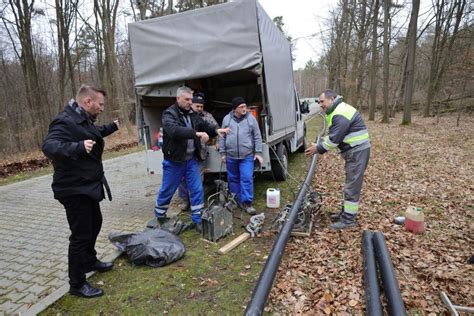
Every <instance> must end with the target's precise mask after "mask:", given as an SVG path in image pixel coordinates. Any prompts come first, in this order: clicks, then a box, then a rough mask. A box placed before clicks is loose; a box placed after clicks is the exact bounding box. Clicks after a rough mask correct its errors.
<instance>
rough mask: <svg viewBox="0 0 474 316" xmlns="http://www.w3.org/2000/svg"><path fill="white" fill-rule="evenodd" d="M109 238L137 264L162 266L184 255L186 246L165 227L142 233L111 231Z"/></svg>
mask: <svg viewBox="0 0 474 316" xmlns="http://www.w3.org/2000/svg"><path fill="white" fill-rule="evenodd" d="M109 240H110V241H111V242H112V243H113V244H114V245H115V246H116V247H117V248H118V249H119V250H120V251H124V252H126V253H127V255H128V258H129V259H130V260H131V261H132V262H133V263H135V264H146V265H148V266H151V267H155V268H156V267H162V266H164V265H167V264H170V263H172V262H175V261H177V260H179V259H181V257H183V255H184V252H185V248H184V244H183V242H182V241H181V239H180V238H179V237H178V236H176V235H174V234H172V233H170V232H169V231H167V230H164V229H150V230H146V231H144V232H141V233H132V234H124V233H111V234H110V235H109Z"/></svg>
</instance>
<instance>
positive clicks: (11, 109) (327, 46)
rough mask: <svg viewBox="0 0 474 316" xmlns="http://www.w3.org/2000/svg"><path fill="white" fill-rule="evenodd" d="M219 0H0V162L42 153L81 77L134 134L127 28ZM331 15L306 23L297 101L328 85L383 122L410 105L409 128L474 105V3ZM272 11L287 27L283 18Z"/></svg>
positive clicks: (376, 5) (343, 5) (352, 8)
mask: <svg viewBox="0 0 474 316" xmlns="http://www.w3.org/2000/svg"><path fill="white" fill-rule="evenodd" d="M222 2H225V1H219V0H207V1H206V0H174V1H173V0H166V1H165V0H130V1H119V0H93V1H86V0H43V1H38V0H37V1H35V0H2V3H1V5H0V19H1V24H2V27H1V29H0V73H1V74H2V76H0V160H2V161H4V162H5V161H9V160H10V161H11V157H13V156H17V155H18V154H21V153H29V152H38V149H39V148H40V146H41V143H42V140H43V138H44V136H45V134H46V133H47V127H48V124H49V122H50V121H51V119H52V118H53V117H54V116H55V115H56V114H57V113H58V112H60V111H61V110H62V109H63V107H64V105H65V103H66V102H67V100H69V99H71V98H72V97H73V96H74V95H75V93H76V90H77V88H78V87H79V86H80V84H81V83H91V84H94V85H97V86H100V87H103V88H104V89H105V90H107V92H108V95H107V100H106V104H107V106H106V110H105V113H104V115H103V116H102V117H101V119H100V120H101V121H102V122H106V121H109V120H111V119H114V118H117V117H118V118H120V119H121V121H122V123H123V126H125V127H126V132H127V133H128V134H129V135H130V137H136V136H134V135H136V131H135V128H134V127H133V124H134V122H135V117H136V109H135V103H136V99H135V94H134V87H133V83H134V78H133V69H132V61H131V54H130V46H129V42H128V34H127V24H128V23H130V22H134V21H139V20H145V19H149V18H154V17H158V16H163V15H168V14H175V13H179V12H183V11H186V10H193V9H197V8H201V7H206V6H210V5H215V4H219V3H222ZM288 5H289V6H290V5H293V4H292V3H290V2H288ZM295 5H296V4H295ZM325 16H326V17H325V19H324V22H323V24H324V27H323V28H322V29H321V30H314V32H313V30H308V34H311V36H310V40H314V45H313V47H315V49H317V50H318V56H320V57H319V59H317V60H312V59H310V60H308V61H307V62H306V65H305V67H304V68H303V69H297V70H295V71H294V80H295V84H296V87H297V90H298V92H299V95H300V97H301V98H315V97H317V94H318V93H319V92H320V91H322V90H323V89H325V88H332V89H334V90H336V91H338V92H339V93H340V94H342V95H344V98H345V100H346V101H347V102H348V103H350V104H352V105H354V106H355V107H357V108H358V109H360V110H361V111H363V112H364V113H366V115H367V119H368V120H371V121H373V120H380V121H381V122H383V123H389V122H390V121H393V119H391V118H393V117H394V116H395V114H396V112H399V111H402V112H403V115H402V116H401V118H402V119H401V122H399V123H402V124H410V123H411V122H412V111H421V113H422V114H423V115H424V116H433V115H439V114H440V113H444V112H455V113H456V114H457V118H458V119H457V124H459V121H460V120H462V117H463V115H465V114H469V113H471V112H472V110H473V108H474V104H473V96H472V94H473V91H474V89H473V88H474V87H473V82H474V81H473V73H474V71H473V70H474V67H473V61H474V51H473V47H472V45H473V43H474V40H473V21H472V4H470V3H468V1H467V0H453V1H449V0H432V1H431V4H430V5H428V6H426V5H423V11H420V0H414V1H412V2H411V3H409V2H407V1H383V0H339V1H334V5H333V7H332V8H331V9H330V10H329V11H328V12H327V14H326V15H325ZM405 17H406V18H405ZM272 18H273V20H274V22H275V23H276V25H277V26H278V27H279V28H280V30H281V31H282V32H284V33H285V29H286V27H285V23H284V16H277V17H272ZM285 35H287V34H285ZM287 37H288V39H289V40H290V42H292V43H294V42H295V40H297V39H292V38H291V36H288V35H287ZM132 135H133V136H132Z"/></svg>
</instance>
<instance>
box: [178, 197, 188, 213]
mask: <svg viewBox="0 0 474 316" xmlns="http://www.w3.org/2000/svg"><path fill="white" fill-rule="evenodd" d="M189 206H190V205H189V198H182V197H180V198H179V204H178V207H179V209H180V210H181V211H183V212H187V211H189Z"/></svg>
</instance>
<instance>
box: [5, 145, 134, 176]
mask: <svg viewBox="0 0 474 316" xmlns="http://www.w3.org/2000/svg"><path fill="white" fill-rule="evenodd" d="M136 146H137V142H128V143H122V144H115V145H114V146H113V147H107V151H120V150H123V149H127V148H132V147H136ZM50 164H51V161H50V160H49V159H48V158H46V157H45V156H44V155H43V154H42V153H40V152H37V153H36V155H34V156H33V157H30V158H28V159H25V160H21V161H9V160H4V161H2V162H0V178H6V177H9V176H14V175H16V174H18V173H20V172H29V171H34V170H37V169H40V168H44V167H47V166H49V165H50Z"/></svg>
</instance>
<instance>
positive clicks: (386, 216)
mask: <svg viewBox="0 0 474 316" xmlns="http://www.w3.org/2000/svg"><path fill="white" fill-rule="evenodd" d="M399 119H400V118H396V120H399ZM414 121H415V122H416V123H415V124H412V125H411V126H401V125H399V124H398V123H397V122H399V121H394V122H392V123H391V124H389V125H385V124H381V123H372V122H369V124H368V128H369V132H370V137H371V142H372V154H371V160H370V163H369V167H368V170H367V172H366V177H365V181H364V188H363V193H362V200H361V210H360V214H359V218H358V221H359V226H358V228H356V229H350V230H347V231H340V232H339V231H334V230H331V229H330V228H329V227H328V225H329V219H328V217H329V216H328V214H329V213H330V212H336V211H337V210H338V209H339V208H340V205H341V203H342V189H343V181H344V171H343V161H342V159H340V158H339V157H338V155H337V154H336V153H330V154H327V155H325V156H323V157H321V158H322V159H320V162H319V166H318V170H317V173H316V176H315V180H314V186H315V187H316V189H317V190H318V191H320V192H324V194H325V199H324V206H323V208H324V209H323V213H322V216H321V218H320V219H319V221H318V222H317V224H316V227H315V229H314V230H313V232H314V233H313V234H312V236H311V237H310V238H305V239H302V238H292V239H291V241H290V242H289V244H288V246H287V250H286V252H285V254H286V257H285V259H284V261H283V263H282V264H281V266H280V268H279V272H278V275H277V279H276V282H275V286H274V287H273V290H272V292H271V295H270V298H271V301H270V303H269V304H268V306H267V310H269V311H273V312H281V313H283V314H300V313H301V314H308V315H316V314H327V315H329V314H337V315H354V314H355V315H360V314H363V313H364V309H365V298H364V295H365V292H364V282H363V271H364V268H363V257H362V251H361V249H362V240H361V239H362V231H363V230H365V229H367V230H371V231H381V232H382V233H383V234H384V235H385V239H386V241H387V246H388V249H389V251H390V254H391V258H392V262H393V266H394V269H395V273H396V274H397V278H398V282H399V284H400V289H401V294H402V297H403V300H404V303H405V307H406V309H407V311H408V312H409V313H410V314H416V313H422V314H424V315H425V314H426V315H439V314H441V313H443V312H445V311H446V308H445V306H444V304H443V302H442V301H441V299H440V292H441V291H444V292H446V293H447V294H448V296H449V298H450V300H451V301H452V302H453V303H454V304H456V305H465V306H470V305H472V302H474V292H473V291H472V280H473V279H474V266H473V265H470V264H467V260H468V258H469V257H470V256H471V255H473V252H474V249H473V248H472V245H473V244H474V240H473V236H472V223H473V222H474V221H473V217H474V216H473V213H474V212H473V211H474V179H473V177H472V175H473V174H474V162H473V160H472V153H473V150H472V148H473V147H474V141H473V138H472V135H474V119H473V118H472V117H466V118H464V119H463V121H462V122H461V126H460V127H456V118H455V117H454V116H453V117H444V118H442V119H441V121H440V123H439V124H436V120H435V119H432V118H421V117H414ZM409 205H412V206H416V207H421V208H422V209H423V211H424V213H425V221H426V225H427V229H426V231H425V233H424V234H421V235H414V234H412V233H410V232H408V231H406V230H405V229H404V227H403V226H399V225H396V224H395V223H394V218H395V217H396V216H399V215H403V214H404V211H405V209H406V208H407V206H409Z"/></svg>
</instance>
